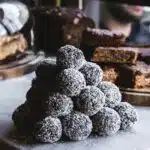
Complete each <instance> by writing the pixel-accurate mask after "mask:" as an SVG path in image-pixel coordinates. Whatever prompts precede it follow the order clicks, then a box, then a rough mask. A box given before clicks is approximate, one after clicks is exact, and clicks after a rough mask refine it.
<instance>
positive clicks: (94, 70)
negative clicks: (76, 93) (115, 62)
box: [79, 62, 103, 86]
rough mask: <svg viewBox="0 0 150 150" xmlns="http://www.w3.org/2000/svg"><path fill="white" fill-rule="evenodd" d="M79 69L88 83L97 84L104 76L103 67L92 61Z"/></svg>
mask: <svg viewBox="0 0 150 150" xmlns="http://www.w3.org/2000/svg"><path fill="white" fill-rule="evenodd" d="M79 71H80V72H81V73H82V74H83V75H84V77H85V80H86V84H87V85H94V86H97V85H98V84H99V83H100V82H101V80H102V78H103V71H102V69H101V68H100V67H99V66H98V65H97V64H95V63H92V62H86V63H85V64H84V65H83V67H82V68H81V69H80V70H79Z"/></svg>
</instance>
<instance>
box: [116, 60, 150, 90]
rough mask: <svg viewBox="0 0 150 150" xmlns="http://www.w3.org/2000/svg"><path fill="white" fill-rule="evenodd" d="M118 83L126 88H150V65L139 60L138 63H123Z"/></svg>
mask: <svg viewBox="0 0 150 150" xmlns="http://www.w3.org/2000/svg"><path fill="white" fill-rule="evenodd" d="M119 72H120V74H119V78H118V85H119V86H121V87H126V88H135V89H141V88H150V65H147V64H145V62H142V61H138V62H137V64H136V65H122V66H120V68H119Z"/></svg>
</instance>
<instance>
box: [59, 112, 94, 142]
mask: <svg viewBox="0 0 150 150" xmlns="http://www.w3.org/2000/svg"><path fill="white" fill-rule="evenodd" d="M62 126H63V133H64V134H65V135H66V136H67V137H68V138H69V139H70V140H84V139H86V138H87V137H88V136H89V135H90V133H91V131H92V121H91V120H90V118H89V117H88V116H86V115H85V114H83V113H80V112H72V113H71V114H69V115H67V116H66V117H65V118H64V119H63V120H62Z"/></svg>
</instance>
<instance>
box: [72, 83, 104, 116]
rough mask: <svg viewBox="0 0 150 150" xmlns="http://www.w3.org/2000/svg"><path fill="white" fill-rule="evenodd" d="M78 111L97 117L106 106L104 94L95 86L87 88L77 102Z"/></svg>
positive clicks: (77, 98)
mask: <svg viewBox="0 0 150 150" xmlns="http://www.w3.org/2000/svg"><path fill="white" fill-rule="evenodd" d="M75 103H76V107H77V109H78V110H79V111H80V112H82V113H84V114H86V115H88V116H93V115H95V114H96V113H97V112H98V111H99V110H100V109H101V108H102V107H103V106H104V104H105V96H104V93H102V92H101V91H100V89H99V88H97V87H95V86H87V87H85V88H84V89H83V90H82V91H81V93H80V94H79V96H77V97H76V100H75Z"/></svg>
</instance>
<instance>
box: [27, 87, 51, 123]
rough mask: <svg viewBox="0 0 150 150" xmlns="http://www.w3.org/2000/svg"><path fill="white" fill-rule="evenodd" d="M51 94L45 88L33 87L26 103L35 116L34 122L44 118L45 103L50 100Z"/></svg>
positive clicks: (28, 93)
mask: <svg viewBox="0 0 150 150" xmlns="http://www.w3.org/2000/svg"><path fill="white" fill-rule="evenodd" d="M48 96H49V92H48V91H47V89H45V88H44V87H43V88H42V87H31V88H30V89H29V90H28V92H27V94H26V103H27V105H28V107H29V109H30V111H31V112H32V115H33V116H34V120H35V121H36V120H39V119H41V118H42V117H43V115H44V111H43V101H46V100H47V99H48Z"/></svg>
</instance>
